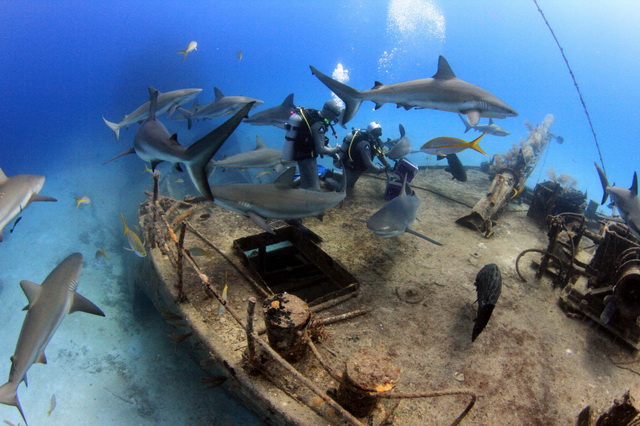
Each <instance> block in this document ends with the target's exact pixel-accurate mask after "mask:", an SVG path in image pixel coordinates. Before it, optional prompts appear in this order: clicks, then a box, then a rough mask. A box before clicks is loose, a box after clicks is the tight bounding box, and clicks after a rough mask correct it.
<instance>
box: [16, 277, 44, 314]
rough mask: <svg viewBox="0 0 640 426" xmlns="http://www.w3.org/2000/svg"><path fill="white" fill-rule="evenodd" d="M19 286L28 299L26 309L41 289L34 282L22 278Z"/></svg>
mask: <svg viewBox="0 0 640 426" xmlns="http://www.w3.org/2000/svg"><path fill="white" fill-rule="evenodd" d="M20 287H22V291H24V294H25V296H27V300H28V301H29V305H27V309H28V308H29V306H30V305H32V304H33V302H34V301H35V300H36V299H37V298H38V296H39V295H40V292H41V291H42V287H41V286H40V285H38V284H36V283H34V282H31V281H27V280H22V281H20Z"/></svg>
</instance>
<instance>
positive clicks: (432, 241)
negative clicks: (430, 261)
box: [406, 228, 443, 246]
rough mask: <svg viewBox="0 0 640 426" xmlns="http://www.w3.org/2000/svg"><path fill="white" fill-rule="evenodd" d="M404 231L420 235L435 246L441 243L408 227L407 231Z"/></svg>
mask: <svg viewBox="0 0 640 426" xmlns="http://www.w3.org/2000/svg"><path fill="white" fill-rule="evenodd" d="M406 232H407V233H409V234H413V235H415V236H416V237H420V238H422V239H423V240H427V241H429V242H430V243H431V244H435V245H437V246H441V245H443V244H442V243H441V242H438V241H436V240H432V239H431V238H429V237H427V236H426V235H422V234H421V233H419V232H416V231H414V230H413V229H409V228H407V231H406Z"/></svg>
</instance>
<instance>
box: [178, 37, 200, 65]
mask: <svg viewBox="0 0 640 426" xmlns="http://www.w3.org/2000/svg"><path fill="white" fill-rule="evenodd" d="M194 50H198V42H197V41H191V42H189V45H188V46H187V48H186V49H184V50H178V53H180V54H182V55H184V56H183V57H182V60H183V61H186V60H187V55H188V54H189V53H191V52H193V51H194Z"/></svg>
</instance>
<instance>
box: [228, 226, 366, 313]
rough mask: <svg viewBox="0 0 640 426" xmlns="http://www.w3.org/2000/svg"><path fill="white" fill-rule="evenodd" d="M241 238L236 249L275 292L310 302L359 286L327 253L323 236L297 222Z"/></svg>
mask: <svg viewBox="0 0 640 426" xmlns="http://www.w3.org/2000/svg"><path fill="white" fill-rule="evenodd" d="M275 232H276V234H275V235H273V234H269V233H267V232H264V233H261V234H257V235H251V236H249V237H244V238H239V239H237V240H235V241H234V242H233V247H234V249H235V251H236V253H237V254H238V255H239V256H240V257H241V258H242V259H243V261H244V262H245V264H247V266H248V268H249V270H250V271H251V273H252V274H253V276H254V278H255V279H256V280H257V281H258V282H259V283H260V284H261V285H263V286H264V288H265V290H267V291H270V292H273V293H282V292H285V291H286V292H287V293H290V294H294V295H296V296H298V297H299V298H301V299H302V300H304V301H305V302H307V303H310V302H313V301H316V300H317V301H319V300H318V299H321V300H322V301H324V300H329V299H331V298H333V297H337V296H340V295H343V294H346V293H349V292H352V291H356V290H357V289H358V288H359V285H360V283H359V282H358V280H357V279H356V277H354V276H353V275H352V274H351V273H350V272H349V271H347V270H346V269H345V268H344V267H343V266H342V265H341V264H340V263H339V262H337V261H336V260H334V259H333V258H332V257H331V256H329V255H328V254H327V253H325V252H324V251H323V250H322V249H321V248H320V246H318V242H320V241H321V238H320V237H319V236H317V235H316V234H313V233H312V232H310V231H308V230H307V231H303V230H301V229H300V228H298V227H296V226H286V227H283V228H280V229H277V230H276V231H275Z"/></svg>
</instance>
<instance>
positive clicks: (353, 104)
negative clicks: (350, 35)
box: [311, 56, 518, 126]
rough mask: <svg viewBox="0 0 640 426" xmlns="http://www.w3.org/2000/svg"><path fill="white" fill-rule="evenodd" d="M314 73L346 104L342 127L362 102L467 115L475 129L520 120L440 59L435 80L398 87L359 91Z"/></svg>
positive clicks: (408, 83)
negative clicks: (484, 121) (490, 120)
mask: <svg viewBox="0 0 640 426" xmlns="http://www.w3.org/2000/svg"><path fill="white" fill-rule="evenodd" d="M311 73H312V74H314V75H315V76H316V77H318V79H319V80H320V81H321V82H322V83H324V85H325V86H327V87H328V88H329V89H331V90H332V91H333V92H334V93H335V94H336V95H337V96H338V97H339V98H340V99H342V100H343V101H344V103H345V111H344V115H343V116H342V120H341V124H343V125H344V124H345V123H347V122H349V121H350V120H351V119H352V118H353V117H354V116H355V115H356V112H358V109H359V108H360V104H361V103H362V101H372V102H374V103H375V104H376V109H378V108H380V107H381V106H382V105H383V104H386V103H392V104H396V105H397V106H398V107H404V108H405V109H411V108H414V107H415V108H430V109H437V110H442V111H451V112H457V113H460V114H464V115H466V116H467V120H469V123H470V124H471V125H474V126H475V125H476V124H478V121H479V120H480V117H494V118H505V117H516V116H517V115H518V113H517V112H516V111H515V110H514V109H513V108H511V107H510V106H509V105H507V104H506V103H505V102H504V101H502V100H500V99H499V98H498V97H497V96H495V95H493V94H492V93H490V92H488V91H486V90H484V89H482V88H480V87H478V86H475V85H473V84H471V83H467V82H466V81H464V80H460V79H459V78H458V77H456V75H455V74H454V73H453V71H452V70H451V67H450V66H449V63H448V62H447V60H446V59H445V58H444V57H443V56H440V58H439V60H438V72H436V74H435V75H434V76H433V77H431V78H423V79H419V80H411V81H406V82H403V83H396V84H388V85H385V84H382V83H380V82H378V81H376V82H375V84H374V86H373V88H371V89H370V90H365V91H362V92H361V91H358V90H356V89H354V88H352V87H349V86H347V85H346V84H344V83H341V82H339V81H337V80H334V79H332V78H331V77H329V76H327V75H325V74H323V73H321V72H320V71H318V70H317V69H316V68H314V67H313V66H312V67H311Z"/></svg>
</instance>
